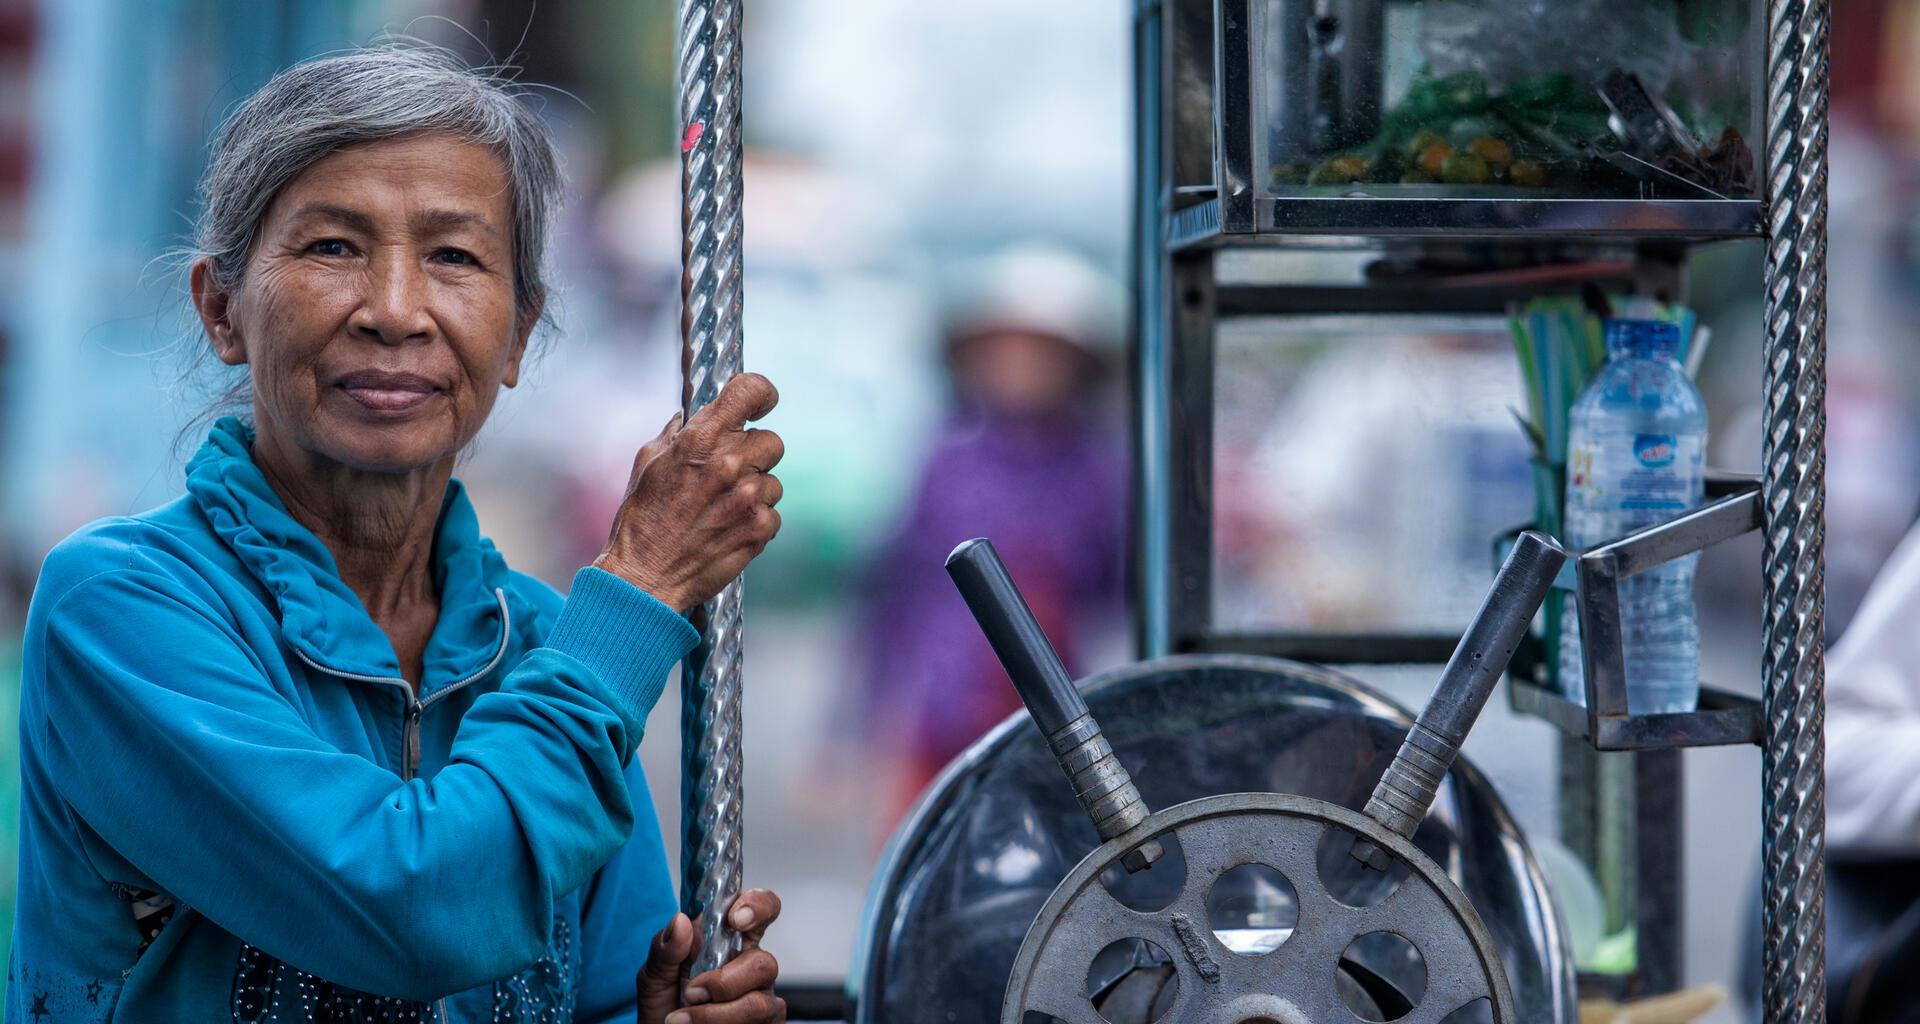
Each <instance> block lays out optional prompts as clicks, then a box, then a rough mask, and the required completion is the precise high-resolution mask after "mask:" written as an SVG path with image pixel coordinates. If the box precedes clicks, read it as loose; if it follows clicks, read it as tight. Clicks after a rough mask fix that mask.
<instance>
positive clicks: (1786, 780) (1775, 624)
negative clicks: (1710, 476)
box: [1761, 0, 1827, 1024]
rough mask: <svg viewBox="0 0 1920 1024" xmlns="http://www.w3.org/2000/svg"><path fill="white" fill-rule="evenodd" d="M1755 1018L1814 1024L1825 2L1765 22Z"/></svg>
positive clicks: (1810, 1)
mask: <svg viewBox="0 0 1920 1024" xmlns="http://www.w3.org/2000/svg"><path fill="white" fill-rule="evenodd" d="M1766 154H1767V156H1766V159H1767V167H1766V172H1767V305H1766V318H1767V366H1766V390H1767V408H1766V438H1765V442H1764V443H1765V449H1764V462H1765V465H1764V467H1763V470H1762V486H1763V488H1764V490H1765V500H1766V523H1765V552H1766V554H1765V560H1766V561H1765V568H1764V577H1763V579H1764V586H1765V591H1764V601H1765V608H1764V611H1763V612H1762V615H1763V620H1762V625H1763V628H1764V632H1765V642H1766V650H1765V651H1764V652H1763V653H1762V656H1761V672H1762V675H1763V677H1764V680H1765V694H1764V696H1765V701H1766V736H1765V749H1764V752H1763V753H1764V761H1765V763H1764V765H1763V766H1762V779H1763V781H1762V787H1763V790H1764V794H1765V795H1764V799H1765V801H1766V803H1765V806H1764V808H1763V813H1764V835H1763V840H1762V844H1763V845H1762V848H1761V858H1762V866H1763V885H1764V887H1765V891H1764V893H1763V897H1764V900H1765V902H1764V910H1763V912H1762V913H1763V921H1764V925H1765V933H1766V934H1765V946H1764V951H1765V952H1764V956H1765V975H1764V978H1763V981H1762V985H1761V998H1762V1005H1763V1006H1764V1007H1765V1009H1766V1019H1767V1021H1768V1022H1769V1024H1787V1022H1790V1021H1791V1022H1813V1021H1823V1020H1825V1019H1826V1009H1827V1006H1826V1004H1827V962H1826V924H1827V913H1826V911H1827V908H1826V885H1825V882H1824V880H1823V877H1822V871H1823V867H1824V861H1825V847H1826V789H1825V784H1824V780H1823V778H1822V772H1823V771H1824V767H1825V762H1826V746H1825V740H1824V730H1825V726H1826V713H1825V708H1826V695H1825V688H1826V673H1825V669H1824V666H1823V664H1822V660H1821V648H1822V641H1823V636H1822V630H1823V628H1824V620H1825V617H1826V616H1825V611H1826V606H1825V598H1824V595H1823V592H1824V589H1825V543H1826V522H1825V512H1826V509H1825V505H1826V447H1825V435H1826V329H1827V278H1826V273H1827V0H1770V3H1769V4H1768V20H1767V148H1766Z"/></svg>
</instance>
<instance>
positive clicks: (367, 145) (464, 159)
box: [261, 133, 514, 244]
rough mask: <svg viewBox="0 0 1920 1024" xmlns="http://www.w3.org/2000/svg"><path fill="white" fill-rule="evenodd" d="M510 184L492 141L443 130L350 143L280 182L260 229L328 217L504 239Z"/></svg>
mask: <svg viewBox="0 0 1920 1024" xmlns="http://www.w3.org/2000/svg"><path fill="white" fill-rule="evenodd" d="M513 207H514V189H513V179H512V175H511V174H510V173H509V171H508V169H507V162H506V161H505V160H504V159H502V157H501V154H500V153H499V152H498V150H497V149H496V148H495V147H492V146H489V145H486V144H484V143H480V142H475V141H472V140H469V139H463V138H460V137H458V136H454V135H449V134H443V133H431V134H428V133H416V134H411V135H403V136H398V137H395V138H390V139H374V140H368V141H363V142H354V143H349V144H348V145H345V146H342V147H340V148H338V149H335V150H333V151H332V152H329V153H327V154H326V155H325V156H322V157H321V158H319V159H318V160H315V161H314V162H313V163H312V164H309V165H308V166H307V167H306V168H305V169H304V170H302V171H301V172H300V173H299V174H296V175H294V177H293V178H292V179H291V180H290V181H288V182H287V184H286V186H285V187H283V188H282V189H281V190H280V192H279V194H277V195H276V196H275V197H274V199H273V202H272V203H271V204H269V206H268V208H267V210H266V213H265V216H264V217H263V223H262V225H261V227H262V228H263V229H271V228H273V227H283V226H285V225H286V224H288V223H290V222H292V221H296V220H300V219H309V220H310V219H313V218H316V217H319V218H329V219H332V220H335V221H339V222H341V223H343V224H344V225H345V226H348V227H354V228H359V229H364V230H369V231H371V230H374V229H375V228H377V227H385V228H388V229H392V228H395V227H400V226H406V227H410V228H414V229H418V230H439V231H450V230H455V229H471V230H474V231H479V232H482V233H484V234H487V235H490V236H492V237H493V238H495V239H497V240H498V241H500V242H502V243H503V244H504V243H506V242H508V241H509V240H510V239H511V238H512V234H513V212H514V210H513Z"/></svg>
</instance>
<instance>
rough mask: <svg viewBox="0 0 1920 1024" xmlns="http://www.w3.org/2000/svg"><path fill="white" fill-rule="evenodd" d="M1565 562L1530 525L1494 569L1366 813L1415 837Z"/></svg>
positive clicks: (1374, 857)
mask: <svg viewBox="0 0 1920 1024" xmlns="http://www.w3.org/2000/svg"><path fill="white" fill-rule="evenodd" d="M1566 561H1567V553H1566V551H1565V550H1563V549H1562V548H1561V547H1560V546H1559V545H1558V544H1555V543H1554V542H1553V541H1552V540H1551V539H1550V538H1548V537H1547V536H1546V535H1545V534H1542V533H1537V532H1535V531H1532V530H1528V531H1527V532H1525V533H1522V534H1521V535H1520V538H1519V540H1518V541H1516V542H1515V543H1514V545H1513V551H1512V552H1510V553H1509V554H1508V555H1507V560H1506V562H1505V564H1503V565H1501V566H1500V572H1499V573H1498V574H1496V575H1495V576H1494V578H1493V589H1492V590H1490V591H1488V592H1487V599H1486V600H1485V601H1484V602H1482V603H1481V605H1480V610H1479V611H1478V612H1476V613H1475V614H1474V617H1473V624H1472V625H1470V626H1468V627H1467V632H1466V635H1465V636H1462V637H1461V638H1460V645H1459V646H1458V647H1455V648H1454V649H1453V657H1452V658H1450V659H1449V660H1448V661H1447V667H1446V671H1444V672H1443V673H1441V676H1440V685H1438V686H1436V687H1434V690H1433V696H1432V697H1431V698H1429V699H1428V700H1427V706H1426V708H1425V709H1423V710H1422V711H1421V712H1420V719H1419V720H1418V721H1416V722H1415V723H1414V724H1413V728H1412V729H1410V730H1408V732H1407V739H1406V742H1405V743H1402V744H1401V745H1400V752H1399V753H1398V754H1396V755H1394V758H1393V764H1391V765H1389V766H1388V768H1387V773H1386V774H1385V775H1383V776H1381V777H1380V784H1379V785H1378V786H1376V787H1375V788H1374V791H1373V796H1372V797H1371V798H1370V799H1369V800H1368V801H1367V808H1366V814H1367V817H1369V818H1372V819H1373V820H1375V821H1377V822H1379V823H1380V824H1382V825H1385V826H1386V827H1387V828H1390V829H1392V830H1393V831H1395V832H1397V833H1399V834H1400V835H1402V836H1405V837H1407V838H1409V839H1411V838H1413V831H1414V829H1416V828H1418V827H1419V826H1420V819H1422V818H1424V817H1426V814H1427V808H1429V807H1431V806H1432V805H1433V794H1434V790H1435V789H1437V788H1438V787H1439V785H1440V780H1441V779H1444V778H1446V777H1447V771H1448V769H1450V768H1452V767H1453V760H1454V758H1455V757H1457V756H1459V754H1460V744H1461V743H1463V742H1465V741H1466V738H1467V732H1468V730H1470V729H1472V728H1473V723H1474V720H1475V719H1477V718H1479V717H1480V709H1481V708H1483V707H1485V706H1486V703H1487V697H1488V696H1489V695H1490V694H1492V693H1493V684H1494V683H1496V682H1498V681H1499V679H1500V675H1501V673H1503V672H1505V671H1506V670H1507V662H1508V661H1510V660H1512V658H1513V651H1514V648H1515V647H1517V646H1519V643H1520V638H1521V637H1522V636H1524V635H1525V634H1526V631H1527V624H1528V623H1530V622H1532V621H1533V615H1534V613H1535V612H1537V611H1539V610H1540V605H1541V602H1543V601H1545V600H1546V599H1547V591H1548V590H1549V589H1551V588H1552V586H1553V578H1554V577H1555V576H1556V575H1558V574H1559V572H1560V567H1561V566H1562V565H1564V564H1566ZM1353 855H1354V856H1355V857H1357V858H1359V859H1360V860H1362V861H1364V862H1366V863H1367V864H1368V865H1369V866H1371V867H1374V868H1378V869H1380V870H1385V869H1386V867H1387V864H1388V858H1387V854H1386V851H1384V850H1381V849H1380V848H1379V847H1377V846H1374V845H1373V844H1372V843H1369V842H1365V841H1361V842H1358V843H1355V844H1354V848H1353Z"/></svg>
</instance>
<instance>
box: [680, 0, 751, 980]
mask: <svg viewBox="0 0 1920 1024" xmlns="http://www.w3.org/2000/svg"><path fill="white" fill-rule="evenodd" d="M740 18H741V0H683V2H682V4H681V6H680V53H679V57H680V132H681V134H680V188H681V206H680V227H681V232H682V235H681V249H680V258H681V277H680V299H681V312H680V334H681V340H682V342H683V343H684V347H683V349H682V353H681V366H682V369H683V370H684V371H685V374H686V390H685V392H684V401H685V405H686V412H687V416H688V417H689V418H691V417H692V415H693V413H694V411H695V410H697V409H699V408H700V407H701V406H703V405H706V404H707V403H708V402H711V401H713V399H714V397H715V396H717V395H718V394H719V393H720V388H721V386H722V385H724V384H725V383H726V382H727V379H728V378H729V377H732V376H733V375H734V374H736V373H738V372H740V270H741V259H740V143H741V134H740ZM740 596H741V589H740V581H739V580H738V579H736V580H734V581H733V582H732V583H729V584H727V586H726V588H725V589H724V590H722V591H720V593H719V594H718V595H717V596H715V597H714V598H713V600H711V601H708V602H707V603H706V604H704V605H702V606H701V608H700V610H699V613H698V614H697V615H696V617H695V624H696V625H698V626H699V627H700V633H701V638H700V645H699V646H698V647H696V648H695V649H694V651H693V653H692V654H690V655H688V656H687V661H686V664H685V665H684V666H683V667H682V669H681V675H680V678H681V692H682V697H683V702H682V704H681V709H680V747H681V772H680V802H681V807H680V905H681V907H682V908H683V909H684V910H686V912H687V913H688V914H689V915H690V916H694V917H696V918H698V917H701V916H702V915H704V919H703V920H702V923H701V934H702V937H703V940H704V941H703V944H702V947H701V951H700V955H699V957H698V959H696V960H695V962H694V964H693V966H692V974H695V975H697V974H699V973H700V972H702V971H706V970H711V969H713V968H715V967H718V966H720V965H721V964H723V963H725V962H726V961H727V960H728V959H730V958H731V957H732V956H733V955H734V954H735V953H736V952H738V951H739V947H740V939H739V936H738V935H736V934H734V933H733V931H732V930H731V929H729V928H727V927H726V923H725V922H724V921H723V920H722V915H723V914H724V912H725V911H726V909H727V904H728V903H729V902H731V901H732V899H733V896H734V894H735V893H738V892H739V891H740V846H741V792H740V651H741V648H740Z"/></svg>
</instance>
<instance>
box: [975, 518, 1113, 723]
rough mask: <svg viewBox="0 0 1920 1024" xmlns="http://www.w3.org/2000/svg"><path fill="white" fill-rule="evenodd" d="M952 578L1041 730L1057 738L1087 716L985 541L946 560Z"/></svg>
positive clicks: (1063, 669)
mask: <svg viewBox="0 0 1920 1024" xmlns="http://www.w3.org/2000/svg"><path fill="white" fill-rule="evenodd" d="M947 575H949V576H951V577H953V585H954V586H955V587H958V588H959V589H960V597H961V598H962V599H963V600H965V601H966V602H967V607H968V608H969V609H971V610H972V611H973V617H974V620H975V621H976V622H978V623H980V632H982V633H985V634H986V636H987V643H988V644H990V645H992V647H993V653H994V654H995V655H996V656H998V657H999V659H1000V664H1001V665H1003V666H1005V667H1006V670H1007V678H1009V679H1012V680H1013V688H1014V689H1016V690H1018V691H1020V699H1021V700H1022V701H1024V702H1026V705H1027V710H1028V711H1029V712H1030V713H1032V715H1033V720H1034V722H1035V723H1036V724H1038V725H1039V726H1040V732H1041V734H1042V735H1046V736H1052V735H1053V734H1054V733H1057V732H1059V731H1060V730H1062V729H1064V728H1066V727H1067V726H1068V725H1070V724H1072V723H1073V722H1074V721H1075V720H1077V719H1078V718H1080V717H1081V716H1082V715H1085V714H1086V713H1087V702H1086V701H1084V700H1082V699H1080V691H1078V690H1076V689H1074V688H1073V677H1072V676H1070V675H1068V674H1067V666H1066V665H1064V664H1062V663H1061V661H1060V655H1059V654H1057V653H1056V652H1055V651H1054V649H1053V644H1052V643H1050V642H1048V640H1047V634H1046V633H1044V632H1042V631H1041V629H1040V620H1038V619H1036V618H1034V617H1033V609H1031V608H1028V607H1027V599H1026V598H1024V597H1022V596H1020V589H1019V588H1018V587H1016V586H1014V585H1013V576H1012V575H1010V574H1009V573H1008V572H1007V567H1006V565H1005V564H1003V563H1002V562H1001V561H1000V555H999V553H998V552H996V551H994V550H993V543H992V542H991V541H989V540H987V539H986V538H984V537H982V538H978V539H975V540H970V541H967V542H966V543H964V544H961V545H960V546H959V547H957V548H954V549H953V554H951V555H948V556H947Z"/></svg>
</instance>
